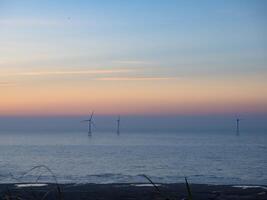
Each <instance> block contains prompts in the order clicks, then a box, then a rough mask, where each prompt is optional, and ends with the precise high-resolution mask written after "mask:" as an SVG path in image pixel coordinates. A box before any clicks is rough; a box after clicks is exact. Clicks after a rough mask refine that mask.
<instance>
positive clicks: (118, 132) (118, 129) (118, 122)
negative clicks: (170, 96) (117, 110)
mask: <svg viewBox="0 0 267 200" xmlns="http://www.w3.org/2000/svg"><path fill="white" fill-rule="evenodd" d="M120 122H121V117H120V115H119V117H118V119H117V135H120Z"/></svg>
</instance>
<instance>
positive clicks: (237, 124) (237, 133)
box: [236, 118, 240, 136]
mask: <svg viewBox="0 0 267 200" xmlns="http://www.w3.org/2000/svg"><path fill="white" fill-rule="evenodd" d="M239 121H240V119H239V118H237V119H236V135H237V136H239Z"/></svg>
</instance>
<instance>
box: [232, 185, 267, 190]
mask: <svg viewBox="0 0 267 200" xmlns="http://www.w3.org/2000/svg"><path fill="white" fill-rule="evenodd" d="M233 187H235V188H242V189H244V190H245V189H250V188H262V189H264V190H267V187H264V186H260V185H234V186H233Z"/></svg>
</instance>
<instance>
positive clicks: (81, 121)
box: [80, 120, 90, 123]
mask: <svg viewBox="0 0 267 200" xmlns="http://www.w3.org/2000/svg"><path fill="white" fill-rule="evenodd" d="M89 121H90V120H82V121H80V122H81V123H82V122H89Z"/></svg>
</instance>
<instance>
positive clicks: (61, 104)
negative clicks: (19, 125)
mask: <svg viewBox="0 0 267 200" xmlns="http://www.w3.org/2000/svg"><path fill="white" fill-rule="evenodd" d="M266 9H267V2H266V1H264V0H254V1H247V0H240V1H239V0H234V1H233V0H231V1H230V0H229V1H224V0H221V1H212V0H210V1H208V0H204V1H191V0H190V1H188V0H184V1H183V0H181V1H178V0H168V1H163V0H161V1H159V0H153V1H152V0H134V1H119V0H112V1H111V0H109V1H105V0H103V1H96V0H95V1H90V0H89V1H79V0H75V1H50V0H47V1H31V0H27V1H26V0H25V1H20V0H19V1H15V0H14V1H13V0H0V117H1V119H4V118H9V117H34V116H38V117H49V116H52V117H55V116H66V117H68V116H85V115H88V114H90V113H91V111H93V110H94V111H95V113H96V114H97V115H102V116H113V115H118V114H120V115H122V116H139V115H140V116H146V115H147V116H203V115H205V116H207V115H216V116H226V115H227V116H239V115H246V116H249V115H253V116H254V115H265V116H266V114H267V89H266V88H267V38H266V35H267V26H266V25H267V14H266ZM266 119H267V118H266Z"/></svg>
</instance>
